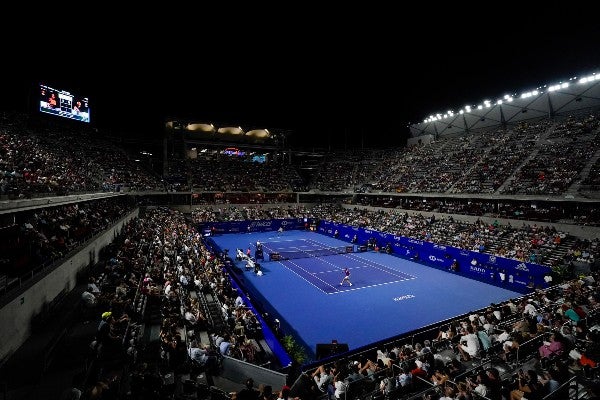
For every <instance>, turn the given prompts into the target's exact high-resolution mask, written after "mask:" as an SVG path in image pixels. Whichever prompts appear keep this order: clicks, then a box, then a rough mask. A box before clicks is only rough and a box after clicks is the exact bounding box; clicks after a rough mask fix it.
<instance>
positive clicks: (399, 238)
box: [394, 236, 402, 242]
mask: <svg viewBox="0 0 600 400" xmlns="http://www.w3.org/2000/svg"><path fill="white" fill-rule="evenodd" d="M394 240H395V241H396V242H399V241H400V240H402V236H394Z"/></svg>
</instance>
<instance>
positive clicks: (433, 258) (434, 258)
mask: <svg viewBox="0 0 600 400" xmlns="http://www.w3.org/2000/svg"><path fill="white" fill-rule="evenodd" d="M429 261H433V262H436V261H437V262H444V259H443V258H439V257H436V256H434V255H433V254H432V255H430V256H429Z"/></svg>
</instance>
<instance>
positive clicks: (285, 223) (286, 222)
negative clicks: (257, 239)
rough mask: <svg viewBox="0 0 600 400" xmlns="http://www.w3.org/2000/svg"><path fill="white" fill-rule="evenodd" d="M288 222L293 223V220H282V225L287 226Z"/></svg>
mask: <svg viewBox="0 0 600 400" xmlns="http://www.w3.org/2000/svg"><path fill="white" fill-rule="evenodd" d="M287 224H291V222H290V221H286V220H283V221H281V226H286V225H287Z"/></svg>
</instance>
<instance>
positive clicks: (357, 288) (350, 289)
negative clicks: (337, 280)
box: [327, 279, 409, 294]
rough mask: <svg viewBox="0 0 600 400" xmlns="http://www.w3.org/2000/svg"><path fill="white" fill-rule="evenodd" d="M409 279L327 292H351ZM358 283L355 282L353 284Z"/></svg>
mask: <svg viewBox="0 0 600 400" xmlns="http://www.w3.org/2000/svg"><path fill="white" fill-rule="evenodd" d="M408 280H409V279H400V280H398V281H391V282H384V283H376V284H375V285H367V286H361V287H356V288H355V287H348V286H344V287H345V288H347V289H346V290H340V291H339V292H337V293H336V292H334V293H327V294H340V293H344V292H350V291H352V290H361V289H368V288H372V287H376V286H383V285H389V284H391V283H399V282H404V281H408ZM354 285H356V283H355V284H353V285H352V286H354Z"/></svg>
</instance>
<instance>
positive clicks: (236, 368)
mask: <svg viewBox="0 0 600 400" xmlns="http://www.w3.org/2000/svg"><path fill="white" fill-rule="evenodd" d="M221 376H222V377H223V378H227V379H229V380H231V381H233V382H237V383H240V384H243V383H244V382H245V381H246V379H248V378H252V379H253V380H254V382H256V383H262V384H265V385H271V386H272V387H273V390H279V389H278V388H281V387H282V386H283V385H285V383H286V379H287V375H285V374H282V373H281V372H277V371H273V370H270V369H267V368H263V367H260V366H258V365H255V364H250V363H247V362H245V361H242V360H238V359H235V358H232V357H227V356H224V357H223V371H222V372H221Z"/></svg>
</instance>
